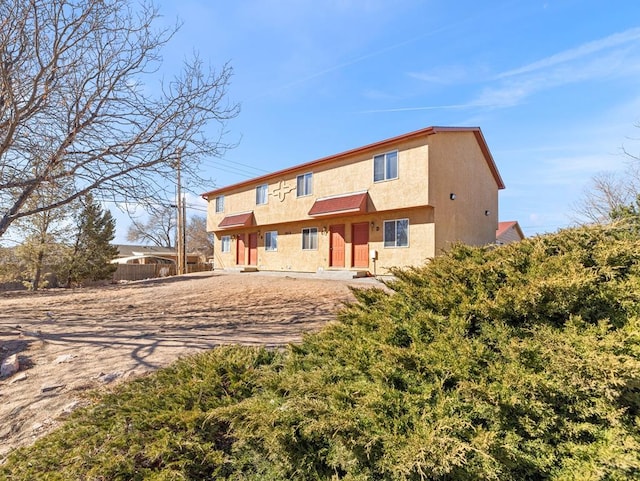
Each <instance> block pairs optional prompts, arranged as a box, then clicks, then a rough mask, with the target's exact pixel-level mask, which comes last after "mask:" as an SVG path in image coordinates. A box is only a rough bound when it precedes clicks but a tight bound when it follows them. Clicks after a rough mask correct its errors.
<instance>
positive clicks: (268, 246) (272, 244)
mask: <svg viewBox="0 0 640 481" xmlns="http://www.w3.org/2000/svg"><path fill="white" fill-rule="evenodd" d="M264 249H265V250H267V251H277V250H278V231H277V230H272V231H269V232H265V233H264Z"/></svg>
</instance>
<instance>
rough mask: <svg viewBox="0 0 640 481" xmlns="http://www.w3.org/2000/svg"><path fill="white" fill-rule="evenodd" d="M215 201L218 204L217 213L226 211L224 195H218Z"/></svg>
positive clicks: (216, 206)
mask: <svg viewBox="0 0 640 481" xmlns="http://www.w3.org/2000/svg"><path fill="white" fill-rule="evenodd" d="M215 202H216V205H215V211H216V214H219V213H221V212H224V195H219V196H217V197H216V201H215Z"/></svg>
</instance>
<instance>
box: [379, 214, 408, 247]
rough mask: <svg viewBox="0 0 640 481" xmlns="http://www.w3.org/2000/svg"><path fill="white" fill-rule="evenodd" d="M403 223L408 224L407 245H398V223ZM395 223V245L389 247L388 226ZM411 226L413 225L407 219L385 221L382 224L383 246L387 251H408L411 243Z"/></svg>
mask: <svg viewBox="0 0 640 481" xmlns="http://www.w3.org/2000/svg"><path fill="white" fill-rule="evenodd" d="M402 221H406V222H407V243H406V245H398V222H402ZM391 222H393V223H394V224H395V229H394V241H393V242H394V245H387V224H388V223H391ZM410 226H411V223H410V222H409V219H408V218H407V217H405V218H402V219H391V220H385V221H384V222H383V223H382V246H383V247H384V248H385V249H406V248H408V247H409V245H410V243H409V227H410Z"/></svg>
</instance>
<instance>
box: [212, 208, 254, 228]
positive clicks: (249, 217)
mask: <svg viewBox="0 0 640 481" xmlns="http://www.w3.org/2000/svg"><path fill="white" fill-rule="evenodd" d="M253 224H254V220H253V211H251V212H245V213H244V214H234V215H228V216H226V217H225V218H224V219H222V222H220V223H219V224H218V227H219V228H221V229H229V228H231V227H248V226H250V225H253Z"/></svg>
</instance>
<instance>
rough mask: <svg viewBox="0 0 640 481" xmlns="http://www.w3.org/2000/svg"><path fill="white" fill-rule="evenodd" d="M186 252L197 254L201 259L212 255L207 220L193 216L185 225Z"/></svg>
mask: <svg viewBox="0 0 640 481" xmlns="http://www.w3.org/2000/svg"><path fill="white" fill-rule="evenodd" d="M186 230H187V232H186V237H187V252H190V253H198V254H200V255H201V256H203V257H205V258H206V257H207V256H212V255H213V234H211V233H210V232H207V218H206V217H205V216H203V215H194V216H193V217H191V219H189V222H188V224H187V229H186Z"/></svg>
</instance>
